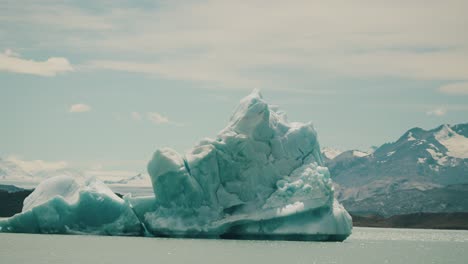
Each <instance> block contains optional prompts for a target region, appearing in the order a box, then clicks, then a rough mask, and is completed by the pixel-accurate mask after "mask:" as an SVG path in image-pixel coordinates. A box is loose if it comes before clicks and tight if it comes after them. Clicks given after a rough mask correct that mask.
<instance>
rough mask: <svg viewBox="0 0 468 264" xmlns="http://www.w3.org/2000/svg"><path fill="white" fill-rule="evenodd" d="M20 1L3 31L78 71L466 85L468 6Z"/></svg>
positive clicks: (235, 81)
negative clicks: (18, 28) (67, 54)
mask: <svg viewBox="0 0 468 264" xmlns="http://www.w3.org/2000/svg"><path fill="white" fill-rule="evenodd" d="M17 2H18V3H16V2H14V1H13V2H11V3H9V7H10V8H3V9H2V8H0V23H2V25H3V24H6V25H17V24H20V25H22V26H25V27H26V26H27V27H28V28H31V30H28V31H27V32H28V33H27V35H26V36H27V37H34V39H35V40H36V41H37V42H38V43H40V45H43V46H44V47H46V48H49V49H50V48H52V47H57V48H61V49H64V50H70V51H72V52H77V51H78V52H79V53H83V54H86V55H90V54H96V53H98V54H99V55H98V57H96V59H89V60H85V61H83V62H82V63H81V67H80V69H88V70H94V71H96V70H111V71H126V72H132V73H141V74H146V75H154V76H156V77H158V78H165V79H175V80H189V81H196V82H203V83H206V82H209V83H211V82H214V83H215V84H216V87H226V86H229V85H230V86H235V87H237V86H243V87H249V88H251V87H252V86H255V87H262V86H263V87H265V86H268V87H270V86H273V87H274V86H278V87H285V86H286V85H285V84H288V85H287V86H288V89H289V88H291V87H293V86H294V82H301V81H303V82H304V81H307V79H308V78H310V76H318V75H320V76H321V75H325V74H328V75H330V76H333V77H336V76H338V77H349V76H351V77H355V76H357V77H397V78H408V79H416V80H443V81H447V80H459V81H465V80H468V35H467V34H461V33H460V32H462V31H463V29H464V28H465V27H466V25H467V24H468V16H466V14H465V13H466V12H465V11H464V10H467V9H468V2H467V1H457V0H448V1H409V2H408V1H403V0H395V1H372V0H356V1H345V2H343V1H325V0H323V1H309V0H295V1H292V2H290V1H267V2H266V1H260V0H252V1H228V0H219V1H210V0H200V1H194V2H185V1H164V4H158V5H157V7H156V8H153V7H152V6H151V5H150V6H144V7H141V6H140V7H138V5H135V4H130V5H128V4H127V5H126V4H125V2H119V8H113V6H111V4H108V3H110V2H99V3H95V4H92V6H91V8H88V9H87V8H83V7H80V8H78V7H76V6H74V5H73V3H72V2H68V1H67V2H63V1H51V2H47V4H42V3H41V4H27V5H26V4H24V3H23V1H21V2H19V1H17ZM32 3H34V2H32ZM428 10H437V16H434V14H433V13H434V12H428ZM389 11H391V12H389ZM2 12H3V13H2ZM238 14H242V19H239V16H238ZM395 17H398V19H395ZM155 19H156V20H157V21H158V23H156V24H155V23H154V21H155ZM148 25H151V27H149V26H148ZM45 27H47V29H48V34H47V36H45V35H44V34H39V33H35V32H43V30H40V29H44V28H45ZM10 28H11V29H10ZM34 29H39V30H34ZM49 29H50V30H49ZM109 29H112V30H109ZM14 30H15V27H5V29H4V31H5V32H6V34H7V35H14V34H18V33H17V32H14ZM83 30H86V34H82V33H83ZM19 34H26V33H21V32H20V33H19ZM22 37H25V36H24V35H22ZM20 39H21V38H20ZM90 57H91V56H85V57H84V58H90ZM76 67H78V66H76ZM278 69H279V70H280V72H286V73H296V72H297V73H301V74H302V76H304V77H300V78H291V77H290V76H291V75H290V74H278ZM276 80H280V81H282V82H278V81H276ZM218 84H221V85H218ZM282 89H284V88H282ZM311 89H312V88H311Z"/></svg>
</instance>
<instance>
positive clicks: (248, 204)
mask: <svg viewBox="0 0 468 264" xmlns="http://www.w3.org/2000/svg"><path fill="white" fill-rule="evenodd" d="M148 173H149V175H150V177H151V181H152V185H153V189H154V196H150V197H135V198H133V197H131V196H125V197H124V199H120V198H118V197H117V196H115V195H114V194H113V193H111V192H109V191H108V189H106V187H105V186H104V185H103V184H102V183H97V182H96V181H93V182H92V184H91V187H89V185H90V184H89V183H88V184H87V185H85V187H86V188H80V187H76V186H75V187H72V191H54V190H55V189H56V188H57V186H58V185H57V184H55V185H51V184H50V183H48V184H47V185H46V184H45V183H43V184H41V185H40V186H39V188H37V189H36V190H35V191H34V193H33V194H31V196H30V197H28V198H27V200H26V201H25V207H24V208H23V212H22V213H21V214H19V215H16V216H14V217H12V218H10V219H7V220H4V221H0V228H1V230H2V231H10V232H11V231H15V232H16V231H17V232H24V231H26V232H55V231H57V232H83V233H104V234H130V235H132V234H145V235H152V236H164V237H209V238H241V239H242V238H246V239H288V240H322V241H323V240H333V241H341V240H344V239H346V237H348V236H349V235H350V233H351V229H352V221H351V217H350V215H349V214H348V213H347V212H346V210H345V209H344V208H343V207H342V206H341V205H340V204H339V203H338V202H337V201H336V200H335V199H334V195H333V193H334V190H333V187H332V182H331V179H330V174H329V172H328V169H327V168H326V167H323V162H322V156H321V153H320V146H319V142H318V140H317V134H316V132H315V130H314V128H313V126H312V124H311V123H306V124H303V123H297V122H291V123H290V122H288V121H287V119H286V115H285V114H284V113H283V112H281V111H280V110H279V109H278V108H276V107H274V106H271V105H268V104H267V103H266V102H265V101H264V100H263V98H262V96H261V94H260V93H259V92H258V91H254V92H253V93H251V94H250V95H249V96H247V97H245V98H244V99H242V100H241V102H240V105H239V106H238V107H237V109H236V110H235V112H234V114H233V115H232V117H231V120H230V122H229V124H228V126H227V127H226V128H225V129H223V130H222V131H221V132H220V133H219V134H218V136H217V137H216V138H215V139H204V140H202V141H201V142H199V143H198V144H197V145H196V146H195V147H194V148H193V149H191V150H189V151H188V152H187V153H185V155H181V154H179V153H177V152H176V151H174V150H172V149H169V148H163V149H160V150H157V151H156V152H155V153H154V155H153V158H152V159H151V161H150V162H149V164H148ZM54 181H57V179H55V180H54ZM93 186H97V187H93ZM50 188H51V189H52V190H53V191H50V190H49V189H50ZM59 189H60V188H59ZM73 190H75V191H73ZM77 190H79V191H77ZM89 193H91V194H93V195H94V196H93V195H89ZM96 194H99V195H96ZM54 195H55V196H54ZM88 196H91V198H94V199H90V198H89V197H88ZM84 197H88V198H87V199H84ZM80 207H89V208H92V211H93V212H95V214H89V213H88V212H86V211H83V210H80ZM40 208H43V209H40ZM44 208H45V209H44ZM97 208H101V209H102V210H103V212H102V213H99V210H96V209H97ZM42 211H44V214H46V217H42V215H41V214H42V213H41V212H42ZM51 211H53V213H51ZM31 214H33V216H31ZM82 214H83V215H82ZM102 214H106V216H103V215H102ZM107 214H109V216H107ZM49 215H52V216H49ZM110 215H112V217H111V216H110ZM43 218H46V219H43ZM49 218H51V219H52V220H49ZM26 222H27V223H31V225H32V226H38V228H33V229H32V228H30V227H29V225H28V224H25V223H26ZM43 226H45V228H44V227H43ZM104 230H105V231H104Z"/></svg>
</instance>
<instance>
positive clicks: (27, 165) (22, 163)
mask: <svg viewBox="0 0 468 264" xmlns="http://www.w3.org/2000/svg"><path fill="white" fill-rule="evenodd" d="M6 160H8V161H10V162H12V163H14V164H16V165H18V166H19V167H21V168H22V169H24V170H25V171H27V172H29V173H36V172H39V171H55V170H61V169H66V168H68V163H67V162H65V161H56V162H53V161H44V160H23V159H21V158H20V157H18V156H14V155H12V156H9V157H7V158H6Z"/></svg>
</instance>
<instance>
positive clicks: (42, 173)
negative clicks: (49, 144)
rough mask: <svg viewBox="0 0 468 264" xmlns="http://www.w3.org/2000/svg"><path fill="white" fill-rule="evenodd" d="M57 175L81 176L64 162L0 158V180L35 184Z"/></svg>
mask: <svg viewBox="0 0 468 264" xmlns="http://www.w3.org/2000/svg"><path fill="white" fill-rule="evenodd" d="M58 175H68V176H73V177H83V174H82V173H81V172H80V171H79V170H76V169H73V168H70V167H69V166H68V165H67V164H66V163H65V162H44V161H42V160H33V161H25V160H22V159H19V158H17V157H8V158H6V159H2V158H0V181H1V182H4V183H8V182H17V183H21V182H24V183H28V184H31V185H34V184H37V183H39V182H40V181H42V180H44V179H46V178H50V177H53V176H58Z"/></svg>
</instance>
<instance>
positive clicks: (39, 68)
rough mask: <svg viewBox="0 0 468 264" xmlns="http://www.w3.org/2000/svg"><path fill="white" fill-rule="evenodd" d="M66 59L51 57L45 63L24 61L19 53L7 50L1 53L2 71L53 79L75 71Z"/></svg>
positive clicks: (0, 63)
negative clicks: (58, 75) (60, 74)
mask: <svg viewBox="0 0 468 264" xmlns="http://www.w3.org/2000/svg"><path fill="white" fill-rule="evenodd" d="M73 70H74V69H73V67H72V65H71V64H70V62H69V61H68V60H67V59H66V58H62V57H51V58H48V59H47V60H45V61H34V60H27V59H22V58H21V57H20V56H19V54H18V53H15V52H14V51H12V50H10V49H7V50H5V51H4V52H3V53H0V71H5V72H14V73H22V74H32V75H38V76H46V77H51V76H55V75H57V74H59V73H65V72H70V71H73Z"/></svg>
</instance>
